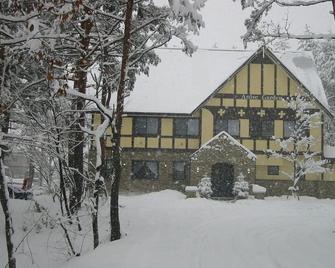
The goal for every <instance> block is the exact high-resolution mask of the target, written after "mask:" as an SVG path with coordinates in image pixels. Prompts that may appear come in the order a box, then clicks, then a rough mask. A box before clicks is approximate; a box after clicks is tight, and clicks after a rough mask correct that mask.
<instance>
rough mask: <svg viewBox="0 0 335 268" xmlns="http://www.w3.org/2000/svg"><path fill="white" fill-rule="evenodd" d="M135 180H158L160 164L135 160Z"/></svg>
mask: <svg viewBox="0 0 335 268" xmlns="http://www.w3.org/2000/svg"><path fill="white" fill-rule="evenodd" d="M133 179H148V180H156V179H158V162H157V161H140V160H134V161H133Z"/></svg>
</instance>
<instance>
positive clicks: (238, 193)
mask: <svg viewBox="0 0 335 268" xmlns="http://www.w3.org/2000/svg"><path fill="white" fill-rule="evenodd" d="M244 178H245V177H244V175H243V174H242V173H240V175H238V176H237V180H236V181H235V183H234V187H233V195H234V196H235V197H236V198H248V196H249V183H248V182H247V181H245V180H244Z"/></svg>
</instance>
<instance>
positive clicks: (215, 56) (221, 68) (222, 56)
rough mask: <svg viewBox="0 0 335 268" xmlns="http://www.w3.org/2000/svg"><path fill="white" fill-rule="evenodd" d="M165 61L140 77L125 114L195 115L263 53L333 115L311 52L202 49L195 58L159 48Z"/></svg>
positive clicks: (158, 50) (174, 50) (261, 49)
mask: <svg viewBox="0 0 335 268" xmlns="http://www.w3.org/2000/svg"><path fill="white" fill-rule="evenodd" d="M156 52H157V54H158V55H159V57H160V58H161V63H159V64H158V66H155V67H152V68H151V69H150V76H149V77H148V76H145V75H140V76H139V77H138V78H137V81H136V84H135V89H134V91H133V92H132V93H131V94H130V96H129V97H128V98H127V99H126V100H125V112H128V113H131V112H134V113H162V114H166V113H173V114H175V113H180V114H191V113H192V112H194V111H195V110H197V109H198V108H200V107H202V105H203V103H205V102H206V101H207V99H208V98H210V97H211V96H213V95H214V94H215V93H216V92H217V91H218V90H219V89H220V88H221V86H222V85H223V84H224V83H225V82H226V81H227V80H228V79H229V78H230V77H232V76H233V75H235V74H236V73H237V72H238V71H239V70H240V69H241V68H242V67H243V66H244V65H245V64H246V63H248V62H250V61H252V59H253V58H254V57H256V56H257V55H258V54H259V53H266V54H267V55H268V56H269V57H270V58H271V59H272V60H273V61H274V62H276V63H277V64H279V65H281V66H282V67H283V68H284V69H286V71H287V72H288V73H289V75H290V76H291V77H292V78H295V79H296V80H297V81H298V82H299V83H300V84H301V85H302V86H303V88H305V89H306V90H307V91H308V92H307V94H309V95H310V96H311V97H313V98H315V99H316V101H317V103H318V104H319V105H320V106H322V107H323V108H324V109H325V110H326V111H327V112H329V108H328V103H327V98H326V95H325V92H324V89H323V86H322V82H321V80H320V77H319V76H318V74H317V71H316V67H315V65H314V62H313V57H312V55H311V54H310V53H307V52H285V53H272V52H271V51H269V50H268V49H264V50H263V48H260V49H259V50H257V51H247V50H219V49H198V50H197V51H196V52H195V53H194V54H193V56H192V57H188V56H186V55H185V54H184V53H183V52H182V51H181V50H180V49H157V50H156Z"/></svg>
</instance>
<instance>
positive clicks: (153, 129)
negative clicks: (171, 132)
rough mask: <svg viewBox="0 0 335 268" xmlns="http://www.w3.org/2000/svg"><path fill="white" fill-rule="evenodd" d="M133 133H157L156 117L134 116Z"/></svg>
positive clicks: (145, 134)
mask: <svg viewBox="0 0 335 268" xmlns="http://www.w3.org/2000/svg"><path fill="white" fill-rule="evenodd" d="M134 134H135V135H140V136H147V135H152V136H154V135H158V118H153V117H135V118H134Z"/></svg>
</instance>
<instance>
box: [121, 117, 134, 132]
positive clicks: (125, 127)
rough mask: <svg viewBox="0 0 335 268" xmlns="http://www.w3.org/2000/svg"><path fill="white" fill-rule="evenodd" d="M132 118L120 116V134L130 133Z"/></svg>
mask: <svg viewBox="0 0 335 268" xmlns="http://www.w3.org/2000/svg"><path fill="white" fill-rule="evenodd" d="M132 133H133V119H132V118H131V117H124V118H122V128H121V135H132Z"/></svg>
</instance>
